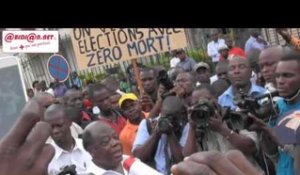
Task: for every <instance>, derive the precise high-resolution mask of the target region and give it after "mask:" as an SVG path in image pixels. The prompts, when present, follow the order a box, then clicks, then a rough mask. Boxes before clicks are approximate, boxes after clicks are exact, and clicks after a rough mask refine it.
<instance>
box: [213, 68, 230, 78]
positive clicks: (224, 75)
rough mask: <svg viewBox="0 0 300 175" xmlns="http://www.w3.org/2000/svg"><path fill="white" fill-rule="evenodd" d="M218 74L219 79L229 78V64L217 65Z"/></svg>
mask: <svg viewBox="0 0 300 175" xmlns="http://www.w3.org/2000/svg"><path fill="white" fill-rule="evenodd" d="M216 74H217V76H218V79H225V80H228V79H229V78H228V67H227V66H217V67H216Z"/></svg>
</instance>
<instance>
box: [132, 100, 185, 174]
mask: <svg viewBox="0 0 300 175" xmlns="http://www.w3.org/2000/svg"><path fill="white" fill-rule="evenodd" d="M153 120H157V124H156V125H155V127H152V128H151V129H150V131H149V128H148V126H147V121H146V120H145V119H144V120H142V122H141V123H140V125H139V128H138V132H137V135H136V138H135V141H134V144H133V149H132V150H133V151H132V152H133V155H134V156H136V157H138V158H139V159H141V160H142V161H143V162H149V161H151V160H153V159H154V161H155V168H156V169H157V170H158V171H159V172H161V173H163V174H165V175H169V174H170V168H171V166H172V165H173V164H175V163H178V162H180V161H182V160H183V155H182V148H183V146H184V145H185V143H186V139H187V134H188V126H189V125H188V124H187V110H186V108H185V106H184V103H183V101H182V100H181V99H180V98H178V97H176V96H168V97H166V98H165V99H164V100H163V103H162V111H161V115H160V117H158V118H155V119H153Z"/></svg>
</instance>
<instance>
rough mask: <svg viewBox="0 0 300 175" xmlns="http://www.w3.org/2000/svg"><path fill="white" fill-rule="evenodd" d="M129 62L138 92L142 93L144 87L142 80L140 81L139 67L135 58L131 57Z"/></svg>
mask: <svg viewBox="0 0 300 175" xmlns="http://www.w3.org/2000/svg"><path fill="white" fill-rule="evenodd" d="M131 64H132V66H133V70H134V76H135V79H136V84H137V86H138V90H139V92H140V94H144V87H143V85H142V81H141V77H140V70H139V67H138V66H137V59H136V58H135V59H132V60H131Z"/></svg>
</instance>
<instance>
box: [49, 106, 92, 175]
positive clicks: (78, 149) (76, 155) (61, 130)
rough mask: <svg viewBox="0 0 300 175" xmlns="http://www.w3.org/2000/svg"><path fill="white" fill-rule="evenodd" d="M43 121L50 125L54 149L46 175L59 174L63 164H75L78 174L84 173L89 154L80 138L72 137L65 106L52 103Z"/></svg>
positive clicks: (89, 159)
mask: <svg viewBox="0 0 300 175" xmlns="http://www.w3.org/2000/svg"><path fill="white" fill-rule="evenodd" d="M45 121H46V122H48V123H49V124H50V125H51V127H52V133H51V137H52V139H53V141H51V142H50V144H51V145H52V146H53V147H54V149H55V154H54V157H53V158H52V160H51V162H50V164H49V166H48V175H57V174H59V173H60V172H61V171H62V170H63V169H64V167H65V166H70V165H75V166H76V172H77V174H78V175H80V174H85V173H86V167H87V165H88V164H89V162H90V161H91V156H90V154H89V153H88V152H86V151H85V149H84V148H83V145H82V140H81V139H77V138H73V137H72V135H71V130H70V126H71V124H72V121H71V120H70V118H68V117H67V115H66V109H65V106H63V105H62V104H52V105H51V106H49V107H48V108H47V110H46V112H45Z"/></svg>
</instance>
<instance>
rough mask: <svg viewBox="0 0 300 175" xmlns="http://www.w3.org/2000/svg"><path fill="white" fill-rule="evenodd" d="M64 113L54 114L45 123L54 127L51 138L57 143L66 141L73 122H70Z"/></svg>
mask: <svg viewBox="0 0 300 175" xmlns="http://www.w3.org/2000/svg"><path fill="white" fill-rule="evenodd" d="M63 115H64V113H63V112H62V111H60V112H57V113H55V114H53V116H51V117H50V118H49V119H46V120H45V121H46V122H48V123H49V124H50V125H51V127H52V133H51V137H52V139H53V140H54V141H55V143H63V142H65V140H66V138H67V137H66V136H68V135H69V134H71V133H70V126H71V121H70V120H68V119H67V118H66V117H65V116H63Z"/></svg>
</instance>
